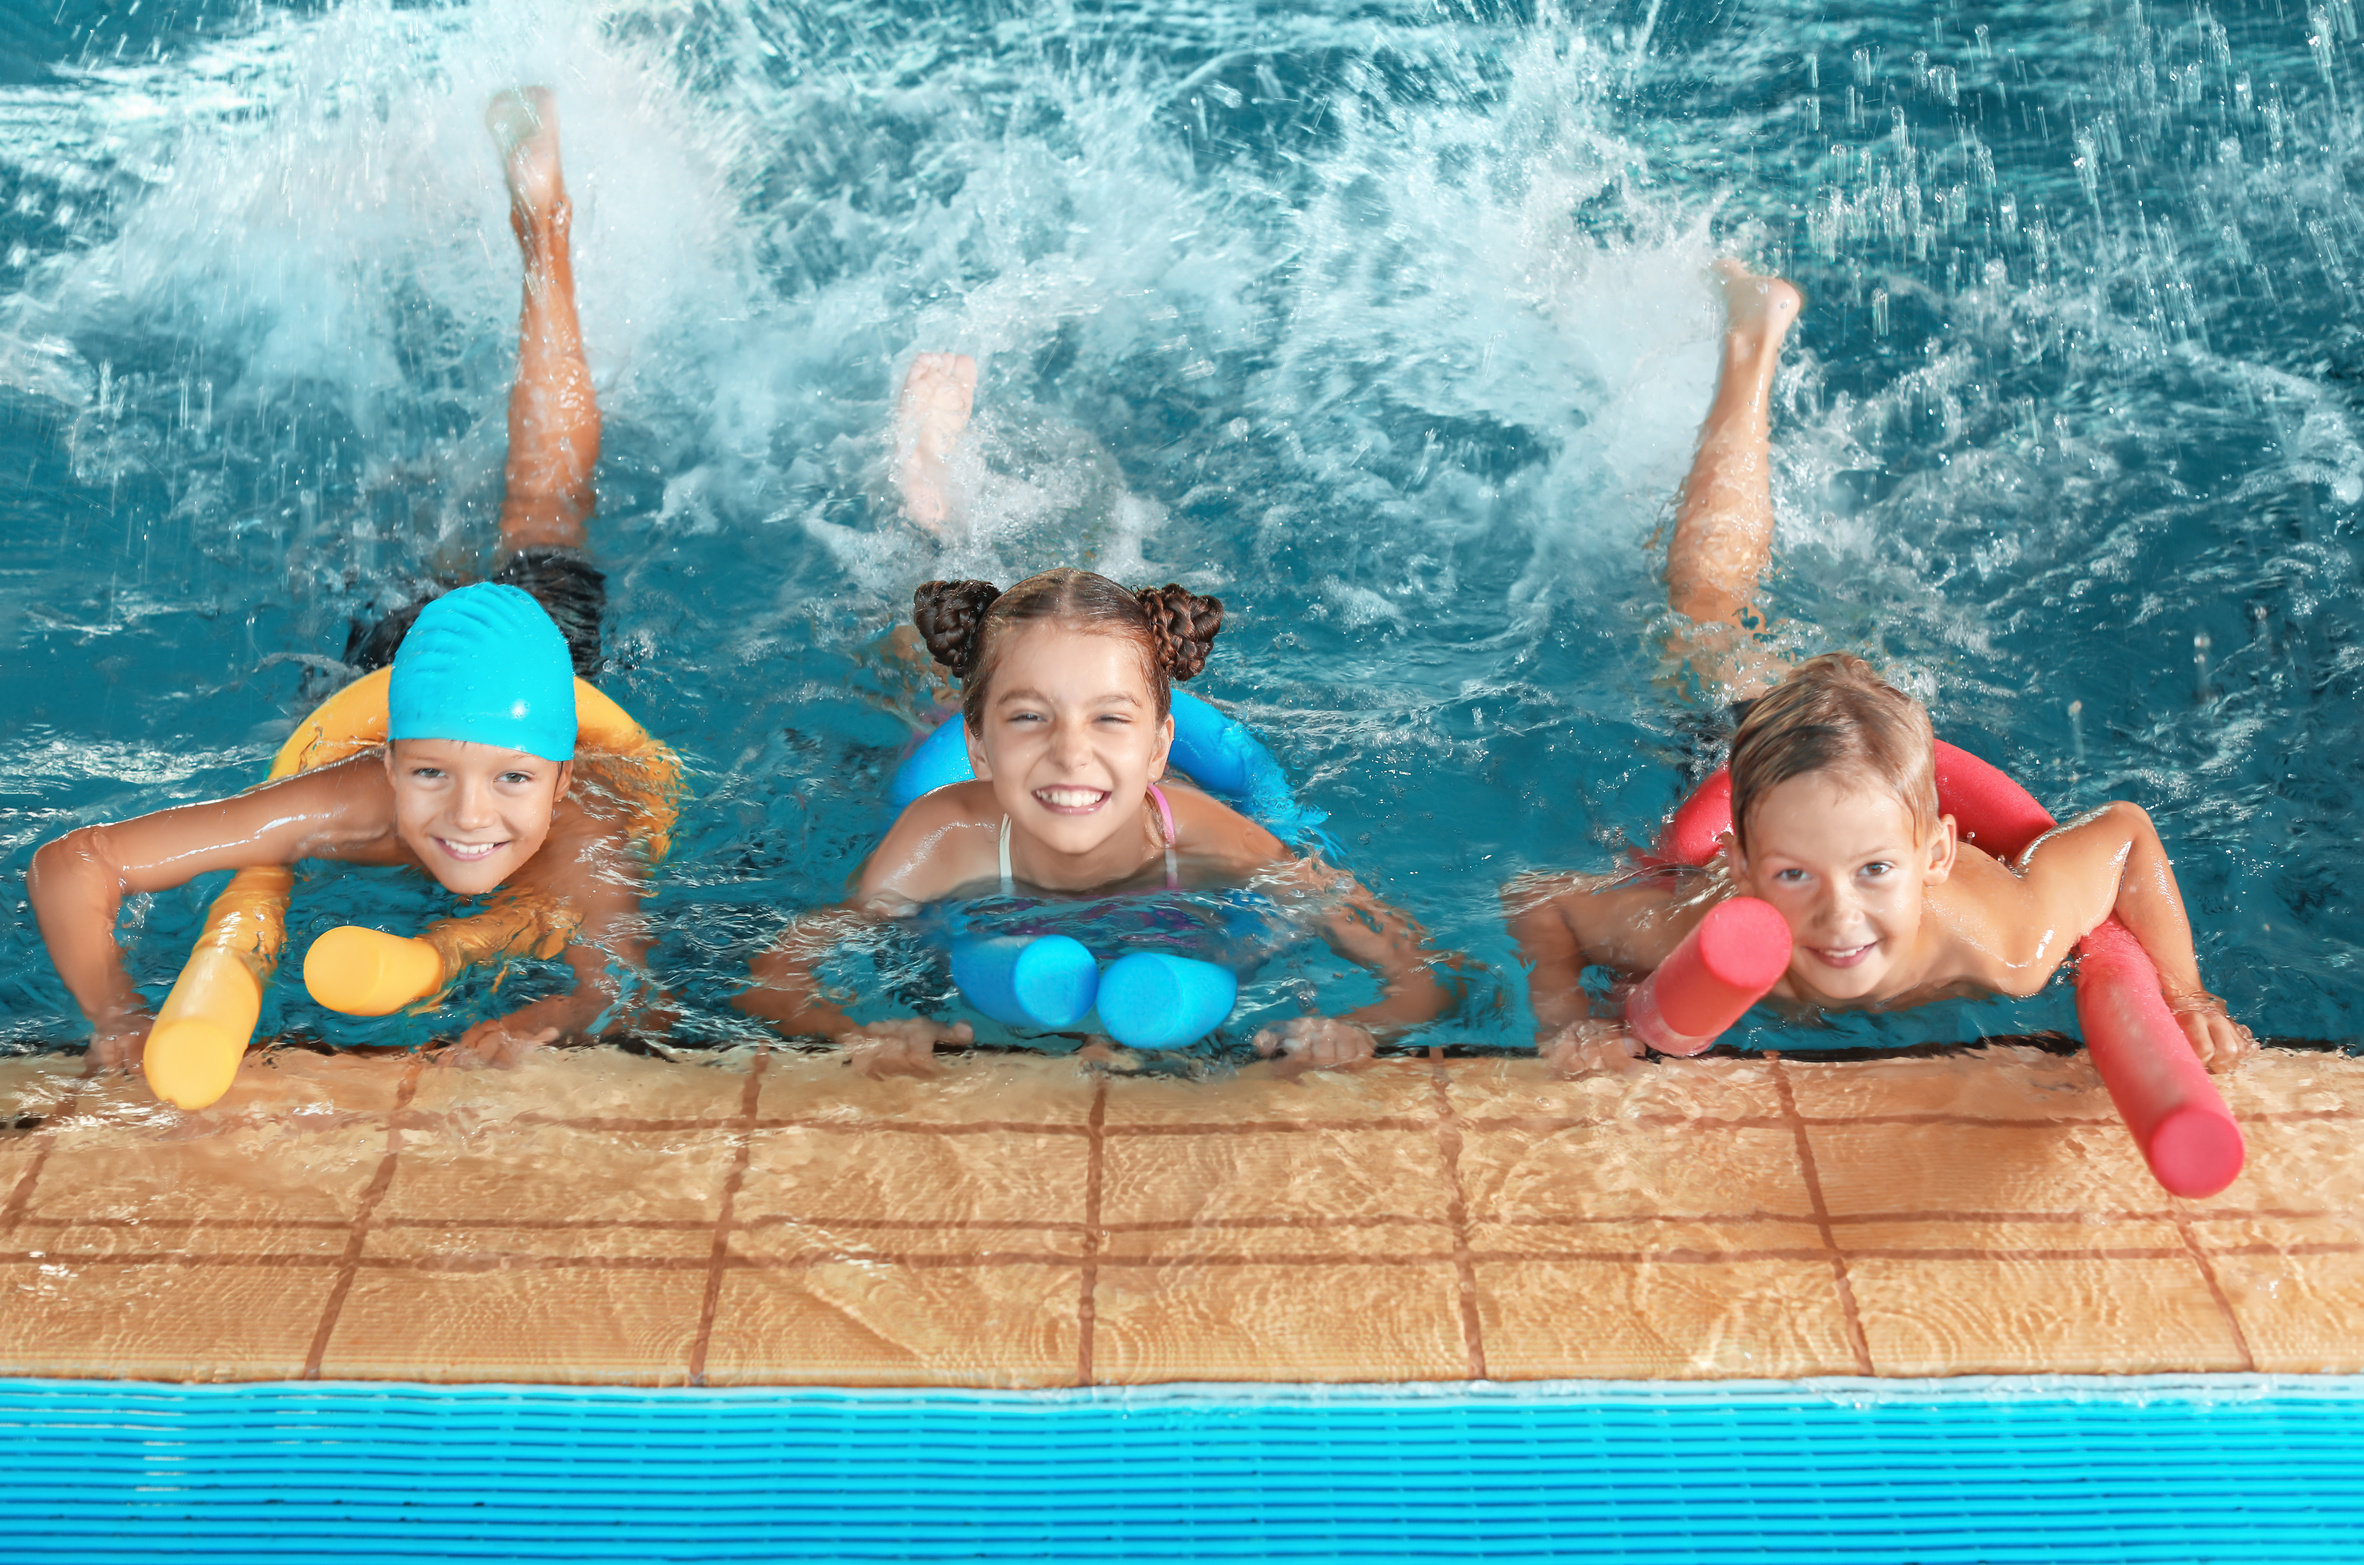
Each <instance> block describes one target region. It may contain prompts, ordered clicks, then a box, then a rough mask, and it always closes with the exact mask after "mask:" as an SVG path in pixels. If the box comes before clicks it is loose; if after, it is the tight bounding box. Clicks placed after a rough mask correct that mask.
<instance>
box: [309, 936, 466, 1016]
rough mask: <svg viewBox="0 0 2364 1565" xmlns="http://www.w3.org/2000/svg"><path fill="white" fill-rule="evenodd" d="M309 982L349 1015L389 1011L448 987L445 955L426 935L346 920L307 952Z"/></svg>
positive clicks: (322, 997)
mask: <svg viewBox="0 0 2364 1565" xmlns="http://www.w3.org/2000/svg"><path fill="white" fill-rule="evenodd" d="M304 987H305V988H306V989H308V990H310V991H311V992H312V998H313V999H315V1000H318V1001H319V1002H320V1003H321V1004H322V1005H325V1006H327V1007H328V1008H329V1009H330V1010H332V1011H342V1012H344V1013H345V1014H346V1015H347V1016H384V1015H386V1014H387V1013H388V1012H390V1011H399V1010H401V1009H402V1008H403V1007H404V1006H406V1005H414V1004H416V1003H417V1002H419V1001H421V1000H424V999H426V998H427V997H428V996H429V995H431V994H433V993H434V992H435V991H436V990H438V989H441V988H442V987H443V954H442V953H441V952H440V951H437V950H436V949H435V948H434V947H433V946H431V945H429V944H428V943H427V942H426V941H424V940H414V939H412V938H410V937H409V936H407V935H389V934H386V933H383V932H382V931H379V930H375V929H364V928H363V927H362V926H361V925H359V924H340V925H338V926H337V927H336V928H334V929H332V930H330V931H329V932H328V933H327V934H325V935H322V936H321V937H320V938H319V939H317V940H315V941H313V942H312V949H311V950H309V951H307V952H305V953H304Z"/></svg>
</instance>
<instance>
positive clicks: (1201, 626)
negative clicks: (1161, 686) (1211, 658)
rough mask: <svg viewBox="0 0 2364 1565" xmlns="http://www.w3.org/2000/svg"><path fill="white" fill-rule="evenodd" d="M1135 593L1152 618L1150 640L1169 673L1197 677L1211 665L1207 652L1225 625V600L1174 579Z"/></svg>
mask: <svg viewBox="0 0 2364 1565" xmlns="http://www.w3.org/2000/svg"><path fill="white" fill-rule="evenodd" d="M1134 597H1135V598H1136V599H1138V600H1139V602H1140V604H1141V613H1142V615H1143V616H1144V617H1146V618H1147V619H1148V621H1149V636H1150V640H1151V642H1152V643H1153V644H1154V645H1155V646H1156V648H1157V655H1158V659H1159V661H1160V662H1162V663H1163V664H1164V665H1165V670H1166V677H1167V678H1169V679H1173V680H1184V679H1190V678H1194V677H1195V676H1196V675H1197V674H1198V672H1199V670H1200V669H1203V668H1205V667H1206V666H1207V654H1208V653H1209V652H1210V651H1212V650H1213V649H1214V646H1215V637H1216V635H1217V634H1218V633H1219V632H1220V631H1221V630H1222V629H1223V600H1222V599H1221V598H1202V597H1200V596H1199V595H1198V594H1197V593H1195V592H1192V591H1191V590H1190V589H1189V588H1187V587H1183V586H1178V585H1176V584H1175V583H1173V582H1167V583H1166V584H1165V585H1164V586H1162V587H1144V588H1142V589H1141V590H1140V591H1139V592H1137V593H1135V594H1134Z"/></svg>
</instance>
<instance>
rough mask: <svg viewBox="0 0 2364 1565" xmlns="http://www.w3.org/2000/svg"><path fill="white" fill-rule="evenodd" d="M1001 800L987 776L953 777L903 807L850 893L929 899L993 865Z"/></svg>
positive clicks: (995, 865)
mask: <svg viewBox="0 0 2364 1565" xmlns="http://www.w3.org/2000/svg"><path fill="white" fill-rule="evenodd" d="M1000 831H1001V806H1000V805H999V804H997V803H995V802H994V798H993V785H992V784H991V783H987V782H963V783H954V784H953V785H952V786H951V787H949V788H938V789H937V790H936V791H935V792H933V793H929V794H923V795H921V796H920V797H919V798H916V799H914V800H912V801H911V802H910V803H909V804H907V805H905V806H904V807H903V813H902V814H901V815H899V816H897V817H896V818H895V824H894V825H893V826H891V827H889V828H888V829H887V834H886V837H885V838H884V840H882V841H881V842H880V843H879V845H878V846H877V848H875V849H874V850H872V852H871V854H870V857H869V858H868V859H867V860H865V861H864V863H863V865H862V872H861V878H860V880H859V881H858V882H857V885H856V889H855V898H856V900H857V901H869V900H872V899H874V898H884V899H887V900H891V901H898V902H911V903H919V902H933V901H936V900H937V899H939V898H941V897H944V896H948V895H950V894H951V893H952V892H953V891H954V890H955V889H956V888H958V887H961V886H964V885H967V884H969V883H970V882H972V881H976V880H980V879H982V878H984V877H985V876H987V875H990V874H992V873H994V871H995V870H996V869H997V868H998V867H999V862H1000V861H999V858H998V856H997V844H998V843H999V840H1000Z"/></svg>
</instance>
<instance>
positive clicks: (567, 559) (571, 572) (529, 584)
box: [345, 549, 607, 679]
mask: <svg viewBox="0 0 2364 1565" xmlns="http://www.w3.org/2000/svg"><path fill="white" fill-rule="evenodd" d="M492 579H493V580H494V581H497V582H499V583H501V584H502V585H503V586H508V587H522V588H524V589H525V590H526V591H527V592H530V593H532V594H533V596H534V601H535V602H536V603H539V604H540V605H541V606H542V609H543V612H545V613H547V614H548V615H549V616H550V618H551V619H552V620H553V621H555V622H556V623H557V625H558V631H559V634H560V635H563V636H564V637H566V650H567V651H568V653H569V654H571V655H572V656H573V658H574V663H575V673H576V675H577V676H579V677H581V678H583V679H596V678H598V677H599V668H600V663H601V661H602V659H601V655H600V646H599V620H600V616H602V615H603V614H605V613H606V612H607V577H606V575H604V574H603V573H602V572H600V571H598V570H596V569H594V568H593V566H592V564H591V562H590V561H589V560H588V559H586V558H584V556H583V551H582V550H580V549H520V550H519V551H518V552H517V553H515V554H513V555H511V556H510V557H509V558H508V560H507V561H505V562H504V563H503V564H502V566H501V568H500V569H499V570H497V571H494V572H493V574H492ZM459 585H461V584H460V583H459V582H456V581H447V582H444V583H442V584H441V585H439V586H437V587H436V588H435V589H434V590H432V591H430V592H429V593H427V594H426V595H425V596H424V597H422V598H420V599H418V600H417V601H416V602H413V603H408V604H405V605H404V606H403V607H401V608H399V609H396V610H395V611H394V612H393V613H391V614H388V615H387V616H386V617H385V618H384V619H381V620H379V621H377V622H376V623H375V624H368V625H365V624H362V623H361V622H360V621H358V620H356V621H355V622H354V624H353V633H352V634H351V635H350V636H349V637H347V638H346V641H345V661H346V662H347V663H348V664H350V665H352V667H353V668H354V669H355V670H356V671H357V672H359V673H363V674H366V673H368V672H370V670H372V669H378V668H384V667H385V666H386V665H387V664H389V663H391V662H393V661H394V653H395V650H396V649H397V648H399V647H400V646H401V645H402V638H403V637H405V636H407V635H409V634H410V627H411V624H412V622H413V621H415V620H416V619H417V618H418V617H419V611H420V610H422V609H424V608H425V607H426V606H427V605H428V604H430V603H433V602H434V601H435V600H436V599H437V598H440V597H442V596H443V595H444V594H445V593H447V592H449V591H451V590H452V589H453V588H454V587H457V586H459Z"/></svg>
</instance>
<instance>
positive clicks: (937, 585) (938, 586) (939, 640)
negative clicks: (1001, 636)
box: [911, 581, 1001, 679]
mask: <svg viewBox="0 0 2364 1565" xmlns="http://www.w3.org/2000/svg"><path fill="white" fill-rule="evenodd" d="M1000 596H1001V589H1000V588H999V587H996V586H995V585H993V583H991V582H989V581H930V582H922V583H920V586H919V590H918V591H916V592H914V593H913V594H912V595H911V623H912V624H914V625H916V626H917V627H918V628H919V638H920V639H921V640H922V641H924V642H926V643H927V644H928V652H929V655H931V656H932V657H934V658H935V660H936V661H937V662H939V663H941V664H943V665H944V666H945V667H946V668H948V669H950V670H952V672H953V673H954V675H956V676H957V677H959V678H961V679H967V678H968V677H969V676H970V675H972V674H974V673H976V671H977V658H978V655H979V654H980V653H982V652H983V651H984V648H985V638H984V630H985V612H986V610H988V609H990V608H992V607H993V600H994V599H996V598H998V597H1000Z"/></svg>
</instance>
